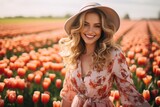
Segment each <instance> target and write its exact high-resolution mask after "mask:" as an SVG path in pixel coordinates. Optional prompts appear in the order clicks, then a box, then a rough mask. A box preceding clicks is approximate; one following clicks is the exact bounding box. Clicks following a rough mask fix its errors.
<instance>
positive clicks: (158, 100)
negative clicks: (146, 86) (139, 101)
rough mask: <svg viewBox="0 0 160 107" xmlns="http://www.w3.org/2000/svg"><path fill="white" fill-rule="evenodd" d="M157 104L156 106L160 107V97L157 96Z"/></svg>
mask: <svg viewBox="0 0 160 107" xmlns="http://www.w3.org/2000/svg"><path fill="white" fill-rule="evenodd" d="M155 102H156V104H157V105H158V106H160V96H157V97H156V98H155Z"/></svg>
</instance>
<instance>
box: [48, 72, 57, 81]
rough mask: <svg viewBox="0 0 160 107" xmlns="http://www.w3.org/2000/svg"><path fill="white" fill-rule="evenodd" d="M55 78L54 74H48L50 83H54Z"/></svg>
mask: <svg viewBox="0 0 160 107" xmlns="http://www.w3.org/2000/svg"><path fill="white" fill-rule="evenodd" d="M55 77H56V74H51V73H50V74H49V78H50V79H51V81H54V79H55Z"/></svg>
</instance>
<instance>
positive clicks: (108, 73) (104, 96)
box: [60, 49, 146, 107]
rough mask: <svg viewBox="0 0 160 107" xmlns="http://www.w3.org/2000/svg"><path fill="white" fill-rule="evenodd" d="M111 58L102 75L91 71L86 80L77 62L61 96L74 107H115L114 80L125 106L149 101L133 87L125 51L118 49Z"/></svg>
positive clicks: (68, 76)
mask: <svg viewBox="0 0 160 107" xmlns="http://www.w3.org/2000/svg"><path fill="white" fill-rule="evenodd" d="M112 55H113V57H112V61H111V63H110V64H108V66H105V67H104V68H103V70H102V71H100V72H99V71H96V70H92V71H90V72H89V73H88V74H87V75H86V76H85V77H84V79H83V78H82V73H81V61H80V60H78V61H77V62H78V66H77V68H76V69H75V70H73V71H71V70H70V71H68V72H67V73H66V76H65V79H64V83H63V89H62V90H61V92H60V96H61V97H62V98H63V99H64V100H65V101H68V102H72V105H71V107H114V105H113V103H112V101H111V100H110V99H109V95H110V91H111V89H112V84H113V82H114V81H115V82H116V85H117V87H118V90H119V93H120V99H121V103H122V105H123V107H137V106H138V105H141V104H142V103H144V102H146V101H145V100H144V99H143V97H142V96H141V94H140V93H139V92H138V91H137V90H136V88H135V86H134V83H133V81H132V77H131V73H130V71H129V68H128V65H127V63H126V60H125V57H124V55H123V53H122V51H120V50H118V49H115V50H113V51H112Z"/></svg>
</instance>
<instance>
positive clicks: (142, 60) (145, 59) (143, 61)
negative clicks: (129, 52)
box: [138, 57, 147, 65]
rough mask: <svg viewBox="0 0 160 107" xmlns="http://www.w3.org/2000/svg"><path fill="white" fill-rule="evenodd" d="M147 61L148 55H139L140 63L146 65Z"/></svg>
mask: <svg viewBox="0 0 160 107" xmlns="http://www.w3.org/2000/svg"><path fill="white" fill-rule="evenodd" d="M146 63H147V58H146V57H138V64H139V65H145V64H146Z"/></svg>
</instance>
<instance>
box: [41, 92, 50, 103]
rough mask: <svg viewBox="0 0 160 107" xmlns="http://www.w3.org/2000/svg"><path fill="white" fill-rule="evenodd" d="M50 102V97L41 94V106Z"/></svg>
mask: <svg viewBox="0 0 160 107" xmlns="http://www.w3.org/2000/svg"><path fill="white" fill-rule="evenodd" d="M49 100H50V95H48V94H46V93H42V94H41V101H42V103H43V104H46V103H48V102H49Z"/></svg>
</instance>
